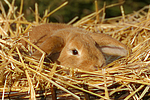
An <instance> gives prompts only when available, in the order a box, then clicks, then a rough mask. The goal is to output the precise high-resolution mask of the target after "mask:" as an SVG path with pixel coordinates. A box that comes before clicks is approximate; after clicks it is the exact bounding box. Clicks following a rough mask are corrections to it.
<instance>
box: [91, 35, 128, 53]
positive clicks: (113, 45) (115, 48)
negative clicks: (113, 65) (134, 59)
mask: <svg viewBox="0 0 150 100" xmlns="http://www.w3.org/2000/svg"><path fill="white" fill-rule="evenodd" d="M90 36H91V37H92V38H93V39H94V40H95V42H96V43H97V46H98V48H100V50H101V51H102V52H103V53H105V54H109V55H115V56H127V55H128V53H129V52H128V48H127V46H125V45H124V44H123V43H121V42H119V41H118V40H116V39H113V38H112V37H111V36H109V35H106V34H102V33H91V34H90Z"/></svg>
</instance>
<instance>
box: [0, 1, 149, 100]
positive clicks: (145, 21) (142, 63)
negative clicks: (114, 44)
mask: <svg viewBox="0 0 150 100" xmlns="http://www.w3.org/2000/svg"><path fill="white" fill-rule="evenodd" d="M4 1H5V3H6V4H7V5H8V6H9V11H8V12H7V13H6V12H5V8H4V7H3V4H2V3H1V2H0V8H1V12H2V14H1V15H0V34H1V38H0V73H1V74H0V98H2V99H7V98H11V99H14V98H19V99H28V98H30V99H39V98H42V96H43V97H45V98H49V99H50V98H51V99H53V100H55V99H56V98H57V99H64V98H67V99H73V100H74V99H86V100H89V98H90V99H96V98H99V99H125V100H128V99H134V100H140V99H146V98H149V95H150V92H149V85H150V34H149V32H150V11H149V6H145V7H144V8H142V9H141V10H139V11H136V12H134V13H132V14H129V15H125V14H124V11H123V7H122V6H121V10H122V16H120V17H115V18H109V19H105V12H104V11H105V9H106V8H108V7H112V6H115V5H120V4H122V2H121V3H118V4H114V5H109V6H105V4H104V7H103V8H102V9H101V10H99V11H98V10H96V12H94V13H93V14H90V15H88V16H86V17H84V18H82V19H81V20H80V21H78V22H76V23H75V24H73V25H74V26H77V27H81V28H85V29H86V30H88V31H93V32H101V33H105V34H108V35H111V36H112V37H113V38H116V39H118V40H119V41H121V42H122V43H124V44H126V45H127V46H128V47H129V48H130V49H131V50H132V52H131V55H128V56H127V57H125V58H120V59H118V60H116V61H114V62H112V63H110V64H108V65H107V66H105V67H104V68H102V69H100V70H99V71H97V72H86V71H81V70H73V69H67V68H64V67H61V66H59V65H56V64H46V65H45V64H44V63H45V62H43V59H44V56H45V53H44V52H43V51H42V50H41V52H43V56H42V57H41V60H40V61H37V60H35V59H33V58H32V57H31V56H29V52H30V51H31V50H30V49H28V48H25V47H23V46H22V44H21V43H20V42H19V41H20V40H23V41H26V42H28V43H29V44H30V45H32V46H33V47H35V48H37V49H39V48H38V47H36V46H35V45H33V44H32V43H30V41H28V40H26V39H25V38H24V33H26V32H27V31H28V29H29V28H30V27H31V26H32V25H38V24H40V23H46V22H48V21H47V20H46V18H47V17H48V16H50V15H51V14H52V13H54V12H55V11H56V10H58V9H60V8H61V7H62V6H64V5H65V4H66V3H67V2H65V3H64V4H62V5H61V6H60V7H58V8H56V9H55V10H54V11H52V12H50V13H48V12H47V10H45V15H44V17H43V18H40V17H39V15H38V5H37V4H35V8H36V10H35V19H36V20H35V22H28V21H27V20H26V19H25V18H24V16H23V13H22V8H23V0H21V5H20V8H19V9H20V10H19V12H18V11H17V10H16V7H15V6H14V3H15V2H14V0H13V1H12V2H11V3H9V2H8V1H7V0H4ZM96 9H97V8H96ZM101 12H102V16H103V17H102V19H98V18H99V17H98V16H99V15H98V14H99V13H101ZM96 16H97V17H96ZM95 17H96V20H93V18H95ZM76 18H77V17H76ZM76 18H75V19H76ZM75 19H73V20H72V21H70V23H69V24H71V23H73V21H74V20H75ZM99 20H101V22H99ZM39 50H40V49H39ZM24 52H26V53H24ZM47 65H49V66H47Z"/></svg>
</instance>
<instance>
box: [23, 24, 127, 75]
mask: <svg viewBox="0 0 150 100" xmlns="http://www.w3.org/2000/svg"><path fill="white" fill-rule="evenodd" d="M29 38H30V41H31V43H33V44H35V45H37V46H38V47H39V48H40V49H42V50H43V51H44V52H45V53H46V54H47V55H52V57H51V58H55V59H54V60H57V62H58V63H59V64H60V65H62V66H65V67H69V68H73V69H79V70H84V71H90V72H92V71H97V70H98V69H99V68H101V67H103V66H104V65H105V64H106V60H105V58H104V55H103V54H109V55H116V56H127V55H128V53H129V52H128V47H127V46H126V45H124V44H123V43H121V42H119V41H118V40H116V39H113V38H112V37H111V36H109V35H106V34H103V33H93V32H89V31H86V30H84V29H81V28H77V27H73V26H71V25H67V24H60V23H47V24H41V25H37V26H35V27H32V28H31V29H30V31H29ZM24 45H26V44H24ZM55 54H56V55H57V57H56V55H55ZM32 56H33V57H35V58H37V59H38V58H40V57H41V56H42V53H41V52H39V51H38V50H36V51H35V52H33V54H32Z"/></svg>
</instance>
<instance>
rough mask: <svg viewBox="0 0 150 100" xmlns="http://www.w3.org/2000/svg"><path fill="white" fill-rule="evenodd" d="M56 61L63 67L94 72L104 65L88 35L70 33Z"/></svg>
mask: <svg viewBox="0 0 150 100" xmlns="http://www.w3.org/2000/svg"><path fill="white" fill-rule="evenodd" d="M58 61H59V62H60V64H61V65H63V66H68V67H71V68H78V69H82V70H87V71H94V70H97V69H98V68H100V67H101V66H102V65H103V64H105V59H104V57H103V54H102V53H101V51H100V50H99V49H98V48H97V47H96V42H95V41H94V40H93V38H92V37H91V36H89V35H88V34H82V33H80V32H79V33H75V32H74V33H70V34H69V36H68V40H67V41H66V44H65V46H64V48H63V49H62V51H61V53H60V56H59V58H58Z"/></svg>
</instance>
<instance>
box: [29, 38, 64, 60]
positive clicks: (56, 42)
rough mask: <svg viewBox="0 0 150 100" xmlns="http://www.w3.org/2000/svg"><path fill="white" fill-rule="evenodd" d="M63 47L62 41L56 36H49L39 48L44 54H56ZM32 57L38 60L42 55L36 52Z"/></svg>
mask: <svg viewBox="0 0 150 100" xmlns="http://www.w3.org/2000/svg"><path fill="white" fill-rule="evenodd" d="M63 47H64V40H63V39H62V38H61V37H58V36H51V37H49V38H47V39H46V40H45V41H44V42H43V43H42V44H41V45H40V46H39V48H40V49H42V50H43V51H44V52H45V53H46V54H48V55H49V54H51V53H57V52H60V51H61V50H62V48H63ZM32 56H33V57H36V58H40V57H41V56H42V53H41V52H39V51H38V50H36V51H35V52H34V53H33V54H32Z"/></svg>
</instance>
